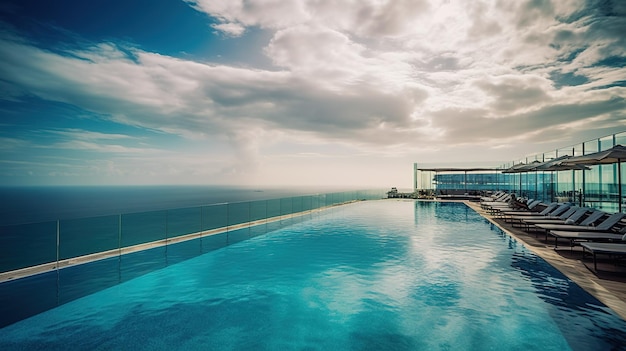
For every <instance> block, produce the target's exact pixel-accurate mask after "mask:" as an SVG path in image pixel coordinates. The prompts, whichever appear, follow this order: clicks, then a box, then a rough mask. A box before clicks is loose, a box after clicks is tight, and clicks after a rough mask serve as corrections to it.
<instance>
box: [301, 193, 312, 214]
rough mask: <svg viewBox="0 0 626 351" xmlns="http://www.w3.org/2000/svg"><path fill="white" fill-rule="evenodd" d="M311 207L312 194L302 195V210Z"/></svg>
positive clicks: (308, 209)
mask: <svg viewBox="0 0 626 351" xmlns="http://www.w3.org/2000/svg"><path fill="white" fill-rule="evenodd" d="M312 209H313V197H312V196H303V197H302V210H303V211H310V210H312Z"/></svg>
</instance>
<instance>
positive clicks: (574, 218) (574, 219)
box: [522, 206, 591, 232]
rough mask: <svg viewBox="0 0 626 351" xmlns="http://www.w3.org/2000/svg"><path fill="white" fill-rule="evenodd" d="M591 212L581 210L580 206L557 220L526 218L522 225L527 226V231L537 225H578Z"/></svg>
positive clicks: (574, 207) (571, 208) (570, 209)
mask: <svg viewBox="0 0 626 351" xmlns="http://www.w3.org/2000/svg"><path fill="white" fill-rule="evenodd" d="M589 211H591V210H590V209H589V208H584V207H583V208H580V207H578V206H572V207H570V208H569V209H568V210H567V211H565V212H564V213H563V214H562V215H560V216H558V217H557V218H539V219H537V218H534V217H530V218H524V219H522V223H523V224H524V225H525V226H526V229H525V230H526V231H527V232H528V231H530V228H531V227H533V226H535V225H537V224H578V222H579V221H580V220H581V219H582V218H583V216H584V215H585V214H586V213H587V212H589Z"/></svg>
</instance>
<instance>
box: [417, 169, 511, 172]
mask: <svg viewBox="0 0 626 351" xmlns="http://www.w3.org/2000/svg"><path fill="white" fill-rule="evenodd" d="M417 170H418V171H425V172H484V171H501V170H502V169H499V168H418V169H417Z"/></svg>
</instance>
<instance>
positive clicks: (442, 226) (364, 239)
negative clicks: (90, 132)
mask: <svg viewBox="0 0 626 351" xmlns="http://www.w3.org/2000/svg"><path fill="white" fill-rule="evenodd" d="M625 335H626V322H624V321H623V320H622V319H621V318H619V317H618V316H616V315H615V314H613V313H612V312H611V311H610V310H609V309H608V308H607V307H605V306H603V305H602V304H601V303H600V302H598V301H597V300H596V299H594V298H593V297H592V296H590V295H589V294H587V293H586V292H585V291H583V290H582V289H581V288H579V287H578V286H577V285H575V284H574V283H573V282H571V281H570V280H568V279H567V278H566V277H564V276H563V275H561V274H560V273H559V272H558V271H556V270H555V269H553V268H552V267H551V266H550V265H548V264H547V263H545V262H544V261H543V260H542V259H540V258H538V257H536V256H535V255H533V254H532V253H531V252H530V251H528V250H526V249H525V248H524V246H523V245H522V244H520V243H518V242H516V241H515V240H513V239H512V238H510V237H508V236H507V235H506V234H504V233H503V232H502V231H500V230H499V229H498V228H496V227H493V226H492V225H491V224H490V223H489V222H487V221H486V220H485V219H483V218H482V217H481V216H479V215H478V214H477V213H475V212H474V211H473V210H471V209H469V208H467V207H466V206H465V205H463V204H455V203H430V202H415V201H392V200H384V201H366V202H360V203H355V204H350V205H345V206H340V207H338V208H335V209H332V210H328V211H324V212H322V214H321V215H319V216H315V217H314V218H312V219H310V220H307V221H304V222H301V223H297V224H294V225H292V226H289V227H286V228H282V229H279V230H277V231H274V232H271V233H269V234H266V235H263V236H259V237H255V238H252V239H249V240H246V241H243V242H239V243H237V244H234V245H231V246H228V247H225V248H222V249H219V250H216V251H213V252H210V253H208V254H204V255H202V256H198V257H195V258H193V259H189V260H187V261H184V262H181V263H177V264H173V265H170V266H168V267H166V268H164V269H161V270H158V271H155V272H152V273H149V274H146V275H143V276H141V277H138V278H136V279H132V280H130V281H127V282H125V283H122V284H119V285H116V286H114V287H111V288H108V289H106V290H102V291H99V292H97V293H95V294H92V295H89V296H86V297H83V298H80V299H77V300H74V301H72V302H69V303H67V304H64V305H61V306H59V307H57V308H55V309H52V310H49V311H46V312H44V313H41V314H38V315H36V316H33V317H31V318H28V319H25V320H22V321H20V322H17V323H15V324H12V325H9V326H7V327H5V328H3V329H0V349H2V350H39V349H41V350H70V349H71V350H142V349H143V350H617V349H620V348H622V347H624V345H626V337H625Z"/></svg>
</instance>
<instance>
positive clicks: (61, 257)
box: [0, 190, 385, 274]
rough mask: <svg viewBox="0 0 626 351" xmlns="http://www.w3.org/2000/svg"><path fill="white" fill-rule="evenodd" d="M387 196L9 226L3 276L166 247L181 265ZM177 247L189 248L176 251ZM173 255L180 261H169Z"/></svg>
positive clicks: (0, 241) (1, 237)
mask: <svg viewBox="0 0 626 351" xmlns="http://www.w3.org/2000/svg"><path fill="white" fill-rule="evenodd" d="M383 197H385V191H384V190H371V191H369V190H368V191H349V192H338V193H330V194H317V195H308V196H295V197H289V198H281V199H269V200H257V201H249V202H236V203H223V204H214V205H208V206H201V207H191V208H177V209H171V210H162V211H150V212H141V213H125V214H120V215H111V216H102V217H90V218H78V219H64V220H58V221H51V222H43V223H33V224H23V225H14V226H4V227H0V274H3V273H6V272H11V271H16V270H23V269H27V268H29V267H34V266H43V267H40V268H41V270H43V271H45V270H50V269H57V268H62V267H65V266H68V265H72V264H75V263H82V262H86V261H93V260H102V259H106V258H111V257H116V256H120V255H125V254H130V253H133V252H138V251H144V250H148V249H154V250H160V249H158V248H159V247H167V250H165V252H166V257H164V260H166V262H170V259H174V260H175V261H178V260H180V259H184V258H188V257H193V256H196V255H198V254H200V253H203V252H207V251H210V250H214V249H216V248H219V247H222V246H225V245H228V244H231V243H233V242H237V241H241V240H245V239H247V238H249V237H253V236H257V235H261V234H264V233H267V232H268V231H272V230H276V229H278V228H280V227H282V226H285V225H288V224H290V223H292V222H293V221H294V216H295V215H306V214H309V213H310V212H311V211H313V210H317V209H320V208H323V207H327V206H332V205H336V204H340V203H344V202H348V201H354V200H370V199H380V198H383ZM213 236H215V237H213ZM183 243H184V244H183ZM175 245H178V246H180V247H183V246H184V247H185V248H184V249H180V250H178V251H176V250H174V248H173V246H175ZM173 252H176V257H167V256H170V255H172V254H173Z"/></svg>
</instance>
